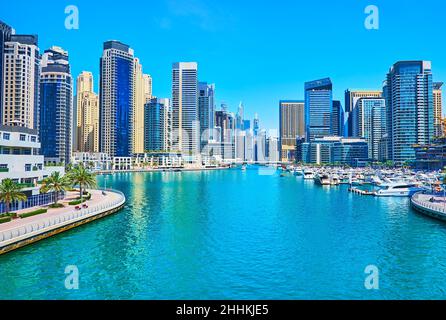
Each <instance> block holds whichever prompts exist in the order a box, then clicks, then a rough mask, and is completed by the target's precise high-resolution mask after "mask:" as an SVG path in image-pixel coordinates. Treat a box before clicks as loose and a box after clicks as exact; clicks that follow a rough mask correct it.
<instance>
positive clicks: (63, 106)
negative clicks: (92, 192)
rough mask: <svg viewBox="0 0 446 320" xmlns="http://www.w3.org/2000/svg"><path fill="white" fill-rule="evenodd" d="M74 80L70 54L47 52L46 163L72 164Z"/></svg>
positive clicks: (43, 95)
mask: <svg viewBox="0 0 446 320" xmlns="http://www.w3.org/2000/svg"><path fill="white" fill-rule="evenodd" d="M72 116H73V80H72V77H71V73H70V65H69V64H68V53H67V52H65V51H63V50H62V49H61V48H58V47H53V48H51V49H48V50H46V51H45V53H44V55H43V61H42V72H41V74H40V121H39V122H40V142H41V144H42V146H41V153H42V155H43V156H45V161H46V162H54V163H69V162H70V161H71V151H72V150H71V148H72V142H71V139H72V134H71V132H72Z"/></svg>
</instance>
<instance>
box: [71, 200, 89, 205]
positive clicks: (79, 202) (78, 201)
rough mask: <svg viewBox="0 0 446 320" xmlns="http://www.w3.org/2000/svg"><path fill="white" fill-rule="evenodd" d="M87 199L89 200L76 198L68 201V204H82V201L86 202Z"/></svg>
mask: <svg viewBox="0 0 446 320" xmlns="http://www.w3.org/2000/svg"><path fill="white" fill-rule="evenodd" d="M85 201H87V200H86V199H84V200H80V199H79V200H74V201H71V202H68V205H70V206H77V205H78V204H81V203H84V202H85Z"/></svg>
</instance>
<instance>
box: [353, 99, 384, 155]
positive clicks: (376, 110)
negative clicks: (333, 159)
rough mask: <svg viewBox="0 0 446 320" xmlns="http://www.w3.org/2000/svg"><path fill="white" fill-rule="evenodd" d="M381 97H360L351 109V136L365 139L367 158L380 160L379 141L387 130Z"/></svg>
mask: <svg viewBox="0 0 446 320" xmlns="http://www.w3.org/2000/svg"><path fill="white" fill-rule="evenodd" d="M386 117H387V115H386V103H385V100H384V99H383V98H360V99H359V100H358V102H357V106H356V108H355V109H354V111H353V136H355V137H360V138H364V139H365V140H366V141H367V145H368V152H369V159H371V160H374V161H379V160H380V157H379V155H380V152H379V143H380V141H381V140H382V139H383V138H384V135H385V134H386V130H387V121H386Z"/></svg>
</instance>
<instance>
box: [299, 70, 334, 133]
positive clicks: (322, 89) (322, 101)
mask: <svg viewBox="0 0 446 320" xmlns="http://www.w3.org/2000/svg"><path fill="white" fill-rule="evenodd" d="M332 90H333V85H332V82H331V80H330V78H325V79H321V80H316V81H311V82H306V83H305V127H306V130H305V132H306V133H305V134H306V141H312V140H314V138H316V137H324V136H330V135H332V134H333V129H332V113H333V92H332Z"/></svg>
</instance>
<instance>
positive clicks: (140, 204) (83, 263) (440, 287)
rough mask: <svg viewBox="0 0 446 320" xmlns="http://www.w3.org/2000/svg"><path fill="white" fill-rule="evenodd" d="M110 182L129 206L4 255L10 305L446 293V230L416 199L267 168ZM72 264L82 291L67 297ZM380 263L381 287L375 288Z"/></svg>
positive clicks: (2, 286)
mask: <svg viewBox="0 0 446 320" xmlns="http://www.w3.org/2000/svg"><path fill="white" fill-rule="evenodd" d="M260 173H263V171H260ZM98 179H99V182H100V184H101V185H102V186H104V185H105V184H106V186H107V187H112V188H115V189H119V190H122V191H123V192H124V193H125V194H126V196H127V199H128V205H127V206H126V208H125V209H124V210H123V211H121V212H120V213H118V214H116V215H113V216H111V217H108V218H105V219H103V220H100V221H97V222H94V223H91V224H89V225H86V226H83V227H80V228H78V229H75V230H71V231H69V232H67V233H64V234H62V235H59V236H56V237H54V238H51V239H48V240H45V241H42V242H40V243H37V244H34V245H32V246H29V247H26V248H23V249H21V250H18V251H16V252H13V253H11V254H7V255H4V256H1V257H0V292H1V298H2V299H390V298H391V299H409V298H410V299H444V298H445V297H446V282H445V280H444V277H445V274H446V224H444V223H441V222H438V221H436V220H431V219H429V218H426V217H424V216H421V215H419V214H417V213H416V212H414V211H412V210H411V209H410V208H409V201H408V199H391V198H390V199H378V198H374V197H361V196H358V195H353V194H349V193H348V192H347V187H334V188H323V187H319V186H315V185H314V184H313V182H307V181H303V180H302V178H298V177H294V176H292V175H289V176H287V177H283V178H280V177H279V174H278V173H275V174H274V175H272V176H270V175H259V171H258V168H255V167H252V168H250V169H249V170H247V171H241V170H227V171H215V172H189V173H186V172H184V173H136V174H116V175H114V176H108V177H107V178H105V177H99V178H98ZM105 179H106V182H105ZM67 265H76V266H77V267H78V269H79V274H80V279H79V281H80V282H79V286H80V288H79V290H67V289H65V286H64V281H65V277H66V275H65V273H64V271H65V267H66V266H67ZM368 265H376V266H377V267H378V268H379V270H380V279H379V280H380V282H379V285H380V289H379V290H375V291H369V290H366V289H365V287H364V280H365V278H366V274H365V273H364V270H365V268H366V266H368Z"/></svg>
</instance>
